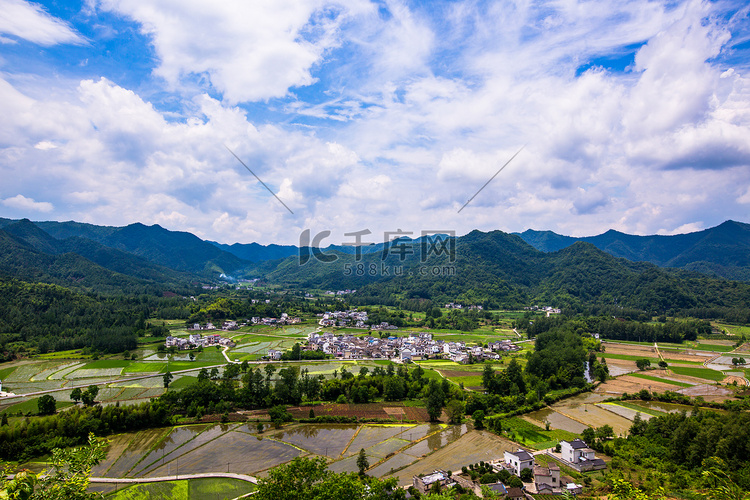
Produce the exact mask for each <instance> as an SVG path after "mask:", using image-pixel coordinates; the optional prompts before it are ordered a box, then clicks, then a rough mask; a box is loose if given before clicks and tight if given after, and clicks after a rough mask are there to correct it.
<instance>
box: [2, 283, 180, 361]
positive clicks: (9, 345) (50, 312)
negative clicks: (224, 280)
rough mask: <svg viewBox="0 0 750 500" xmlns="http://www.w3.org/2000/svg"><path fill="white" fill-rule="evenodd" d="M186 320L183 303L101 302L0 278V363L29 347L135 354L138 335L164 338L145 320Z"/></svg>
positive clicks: (140, 298) (148, 298)
mask: <svg viewBox="0 0 750 500" xmlns="http://www.w3.org/2000/svg"><path fill="white" fill-rule="evenodd" d="M188 314H189V301H188V300H187V299H183V298H182V297H172V298H166V297H155V296H153V295H132V296H126V295H120V296H117V297H106V298H102V297H99V296H97V295H95V294H82V293H77V292H75V291H72V290H69V289H67V288H64V287H61V286H57V285H50V284H45V283H27V282H24V281H20V280H17V279H8V278H4V277H2V276H0V361H6V360H9V359H13V358H14V357H15V356H16V354H17V353H19V352H23V351H24V350H26V349H28V348H29V347H31V346H36V347H37V352H41V353H44V352H47V351H48V350H55V351H62V350H67V349H77V348H82V347H88V348H90V349H93V350H94V351H102V352H122V351H124V350H126V349H135V348H136V347H137V340H136V339H137V336H139V335H146V334H147V333H149V334H151V335H154V336H156V337H158V336H162V335H166V334H167V333H168V331H167V330H166V329H165V328H163V327H162V326H161V325H152V324H149V323H148V322H147V318H149V317H151V316H158V317H161V318H172V317H177V318H186V317H187V315H188Z"/></svg>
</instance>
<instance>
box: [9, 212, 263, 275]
mask: <svg viewBox="0 0 750 500" xmlns="http://www.w3.org/2000/svg"><path fill="white" fill-rule="evenodd" d="M19 223H25V225H26V226H27V229H29V228H28V226H29V225H32V226H36V227H37V228H38V229H41V230H42V231H43V232H44V233H46V234H47V236H48V237H52V238H53V239H57V240H63V241H70V245H71V246H72V247H73V248H72V249H71V250H69V251H74V252H75V251H76V250H77V247H76V245H75V243H81V242H83V241H91V242H96V243H99V244H100V245H102V246H104V247H108V248H111V249H114V250H118V251H120V252H125V253H128V254H132V255H134V256H137V257H141V258H142V259H145V260H147V261H149V262H151V263H153V264H157V265H159V266H163V267H167V268H170V269H173V270H177V271H185V272H190V273H200V274H203V275H204V276H218V275H219V274H220V273H226V274H231V273H233V272H235V271H238V270H241V269H243V268H245V267H246V266H247V265H248V264H249V262H247V261H244V260H242V259H240V258H239V257H237V256H235V255H232V254H231V253H229V252H226V251H224V250H222V249H220V248H217V247H216V246H215V245H213V244H211V243H209V242H207V241H203V240H201V239H200V238H198V237H197V236H195V235H194V234H191V233H186V232H182V231H169V230H167V229H164V228H163V227H161V226H159V225H156V224H155V225H152V226H146V225H144V224H141V223H135V224H130V225H128V226H125V227H109V226H95V225H92V224H83V223H79V222H49V221H48V222H32V223H29V221H28V220H23V221H13V220H9V219H1V218H0V228H3V229H5V230H8V227H10V226H14V225H16V224H19ZM39 250H42V249H41V248H39ZM42 251H44V250H42Z"/></svg>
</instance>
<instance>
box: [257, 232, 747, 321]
mask: <svg viewBox="0 0 750 500" xmlns="http://www.w3.org/2000/svg"><path fill="white" fill-rule="evenodd" d="M455 245H456V246H455V261H454V262H451V258H450V256H449V255H446V254H441V255H431V256H429V258H428V259H427V261H426V262H424V263H423V262H421V261H420V252H419V246H418V245H414V248H413V249H412V250H414V254H410V255H405V256H404V259H403V260H401V256H400V255H399V254H397V253H394V252H390V251H389V252H388V254H387V255H386V257H385V259H383V253H382V252H380V253H371V254H365V255H363V256H362V258H361V260H360V261H356V258H355V256H353V255H349V254H342V253H336V252H329V253H328V255H331V256H335V257H336V260H335V261H333V262H322V261H320V260H316V259H311V260H310V261H309V262H307V263H305V264H304V265H300V263H299V259H298V258H297V257H290V258H288V259H285V260H283V261H282V262H281V263H280V264H278V265H274V266H268V265H266V266H265V267H264V266H259V267H258V268H257V271H258V273H259V275H262V276H263V277H265V278H266V279H268V280H269V281H272V282H277V283H285V284H291V285H299V286H302V287H322V288H328V289H345V288H350V289H357V290H358V292H357V294H356V296H355V297H354V298H353V299H352V300H354V301H359V302H361V303H381V304H398V303H403V302H405V301H427V300H429V301H431V302H432V303H436V304H440V303H446V302H451V301H455V302H460V303H462V304H482V305H485V306H488V307H497V306H503V307H518V306H527V305H530V304H544V305H553V306H558V307H573V308H580V307H584V306H591V305H597V306H606V305H611V306H618V307H619V306H623V307H630V308H635V309H639V310H644V311H650V312H655V313H657V312H658V313H664V312H668V311H676V310H685V309H694V308H701V307H748V306H750V285H748V284H747V283H739V282H732V281H726V280H722V279H715V278H710V277H706V276H703V275H700V274H698V273H690V272H687V271H679V270H669V269H660V268H659V267H657V266H655V265H652V264H648V263H634V262H630V261H628V260H626V259H619V258H615V257H612V256H611V255H609V254H608V253H605V252H603V251H601V250H599V249H597V248H596V247H595V246H593V245H592V244H590V243H585V242H577V243H575V244H573V245H571V246H569V247H567V248H565V249H562V250H559V251H557V252H550V253H545V252H540V251H538V250H536V249H534V248H533V247H532V246H531V245H528V244H527V243H525V242H524V241H523V240H522V239H521V238H520V237H519V236H517V235H512V234H507V233H503V232H502V231H492V232H489V233H483V232H480V231H472V232H471V233H469V234H467V235H466V236H463V237H460V238H457V239H456V241H455ZM399 267H401V270H400V272H398V269H399ZM385 273H388V274H387V275H386V274H385Z"/></svg>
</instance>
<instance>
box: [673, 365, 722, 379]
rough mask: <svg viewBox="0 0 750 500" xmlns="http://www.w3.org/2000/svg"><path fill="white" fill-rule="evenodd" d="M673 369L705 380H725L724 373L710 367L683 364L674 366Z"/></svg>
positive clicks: (680, 373) (679, 373)
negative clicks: (694, 366)
mask: <svg viewBox="0 0 750 500" xmlns="http://www.w3.org/2000/svg"><path fill="white" fill-rule="evenodd" d="M671 369H672V371H673V372H675V373H676V374H678V375H686V376H688V377H697V378H702V379H705V380H713V381H714V382H720V381H722V380H724V374H723V373H721V372H718V371H716V370H711V369H708V368H693V367H683V366H673V367H671Z"/></svg>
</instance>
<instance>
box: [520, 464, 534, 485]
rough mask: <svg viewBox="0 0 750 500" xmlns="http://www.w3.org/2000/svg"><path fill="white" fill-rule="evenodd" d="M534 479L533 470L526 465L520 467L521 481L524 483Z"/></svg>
mask: <svg viewBox="0 0 750 500" xmlns="http://www.w3.org/2000/svg"><path fill="white" fill-rule="evenodd" d="M533 480H534V472H533V471H532V470H531V469H529V468H528V467H524V468H523V469H521V481H523V482H524V483H530V482H531V481H533Z"/></svg>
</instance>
